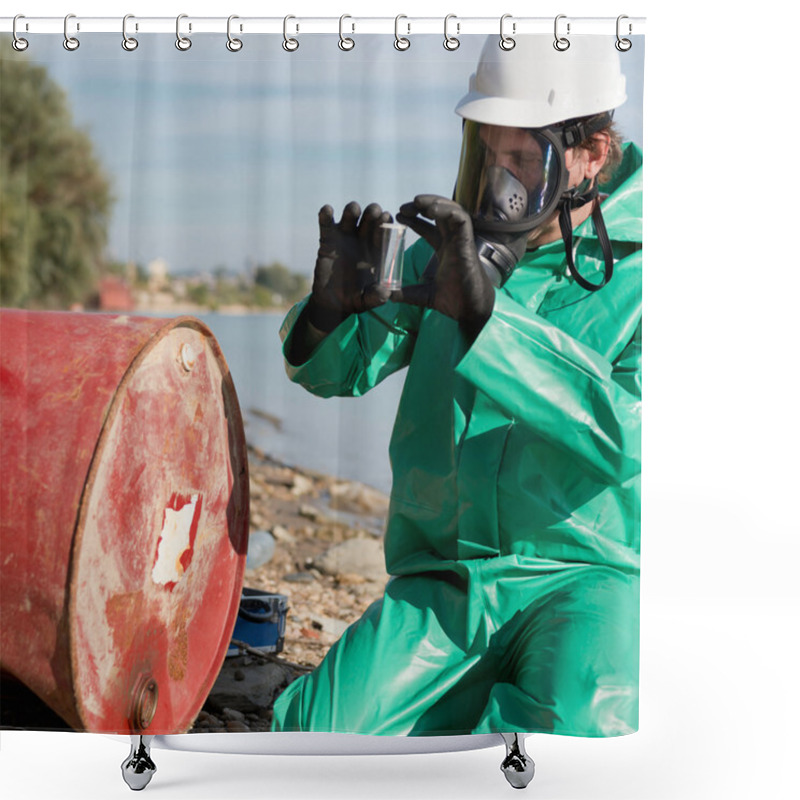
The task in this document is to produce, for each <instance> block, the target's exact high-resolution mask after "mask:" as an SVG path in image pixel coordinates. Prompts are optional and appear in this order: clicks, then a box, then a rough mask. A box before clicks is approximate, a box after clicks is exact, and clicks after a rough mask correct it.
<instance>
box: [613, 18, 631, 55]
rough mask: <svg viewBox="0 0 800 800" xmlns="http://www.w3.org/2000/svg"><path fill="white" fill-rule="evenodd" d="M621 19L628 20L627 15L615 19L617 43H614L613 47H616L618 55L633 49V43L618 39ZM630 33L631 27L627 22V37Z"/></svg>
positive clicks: (628, 40)
mask: <svg viewBox="0 0 800 800" xmlns="http://www.w3.org/2000/svg"><path fill="white" fill-rule="evenodd" d="M623 19H628V16H627V14H620V15H619V16H618V17H617V41H616V42H614V47H616V48H617V50H619V51H620V53H625V52H627V51H628V50H630V49H631V47H633V43H632V42H631V40H630V39H621V38H620V35H619V29H620V22H622V20H623ZM631 33H633V26H632V25H631V23H630V22H629V23H628V35H629V36H630V35H631Z"/></svg>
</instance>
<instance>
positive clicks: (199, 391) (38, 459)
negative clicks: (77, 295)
mask: <svg viewBox="0 0 800 800" xmlns="http://www.w3.org/2000/svg"><path fill="white" fill-rule="evenodd" d="M0 419H1V420H2V430H1V431H0V440H1V442H2V444H1V445H0V446H1V447H2V461H0V470H1V471H2V488H1V489H0V503H1V505H0V570H1V572H0V625H2V647H1V648H0V666H2V668H3V669H4V670H6V671H8V672H10V673H12V674H13V675H14V676H16V677H17V678H18V679H19V680H21V681H22V682H24V683H25V684H27V685H28V687H29V688H30V689H32V690H33V691H34V692H35V693H36V694H37V695H39V697H40V698H41V699H42V700H44V701H45V702H46V703H47V704H48V705H49V706H50V707H51V708H52V709H53V710H55V711H56V712H57V713H58V714H60V715H61V717H62V718H63V719H64V720H65V721H66V722H68V723H69V724H70V725H71V726H73V727H74V728H76V729H83V730H90V731H107V732H117V733H129V732H136V731H145V732H147V733H177V732H181V731H184V730H186V729H187V728H188V727H189V726H190V725H191V723H192V720H193V719H194V717H195V716H196V714H197V713H198V711H199V710H200V708H201V707H202V704H203V702H204V700H205V698H206V696H207V695H208V692H209V690H210V689H211V686H212V685H213V682H214V680H215V678H216V675H217V673H218V671H219V669H220V667H221V665H222V661H223V659H224V657H225V652H226V649H227V646H228V641H229V639H230V635H231V631H232V629H233V625H234V622H235V619H236V612H237V608H238V602H239V598H240V596H241V584H242V578H243V574H244V566H245V558H246V551H247V522H248V476H247V453H246V448H245V441H244V432H243V426H242V418H241V412H240V410H239V405H238V401H237V399H236V393H235V390H234V387H233V383H232V381H231V377H230V373H229V371H228V368H227V365H226V363H225V359H224V358H223V356H222V353H221V351H220V348H219V345H218V343H217V341H216V340H215V339H214V337H213V335H212V334H211V332H210V331H209V330H208V328H206V327H205V326H204V325H203V324H202V323H201V322H199V321H198V320H195V319H192V318H188V317H183V318H180V319H174V320H163V319H145V318H137V317H131V316H111V315H99V314H98V315H95V314H75V313H54V312H26V311H6V310H4V311H2V313H0Z"/></svg>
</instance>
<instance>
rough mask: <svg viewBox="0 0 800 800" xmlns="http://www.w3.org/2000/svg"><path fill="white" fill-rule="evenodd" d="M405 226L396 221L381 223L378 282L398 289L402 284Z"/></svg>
mask: <svg viewBox="0 0 800 800" xmlns="http://www.w3.org/2000/svg"><path fill="white" fill-rule="evenodd" d="M405 235H406V226H405V225H400V224H399V223H396V222H385V223H384V224H383V225H381V264H380V273H379V275H378V284H379V285H380V286H385V287H386V288H388V289H399V288H400V287H401V286H402V284H403V254H404V252H405Z"/></svg>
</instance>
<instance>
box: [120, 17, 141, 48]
mask: <svg viewBox="0 0 800 800" xmlns="http://www.w3.org/2000/svg"><path fill="white" fill-rule="evenodd" d="M129 19H136V18H135V17H134V16H133V14H126V15H125V16H124V17H123V18H122V49H123V50H127V51H128V52H129V53H132V52H133V51H134V50H135V49H136V48H137V47H138V46H139V40H138V39H134V38H133V36H128V20H129ZM136 27H137V30H138V25H137V26H136Z"/></svg>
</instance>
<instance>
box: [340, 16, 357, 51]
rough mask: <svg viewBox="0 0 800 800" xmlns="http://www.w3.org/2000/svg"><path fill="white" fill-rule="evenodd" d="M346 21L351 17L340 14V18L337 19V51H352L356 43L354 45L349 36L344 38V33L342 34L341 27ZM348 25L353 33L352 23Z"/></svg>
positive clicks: (354, 27)
mask: <svg viewBox="0 0 800 800" xmlns="http://www.w3.org/2000/svg"><path fill="white" fill-rule="evenodd" d="M346 19H352V17H351V16H350V15H349V14H342V16H341V17H339V49H340V50H352V49H353V48H354V47H355V46H356V43H355V41H354V40H353V39H351V38H350V37H349V36H345V35H344V33H342V25H343V24H344V21H345V20H346ZM350 24H351V26H352V30H353V31H355V29H356V26H355V25H354V24H353V23H350Z"/></svg>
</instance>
